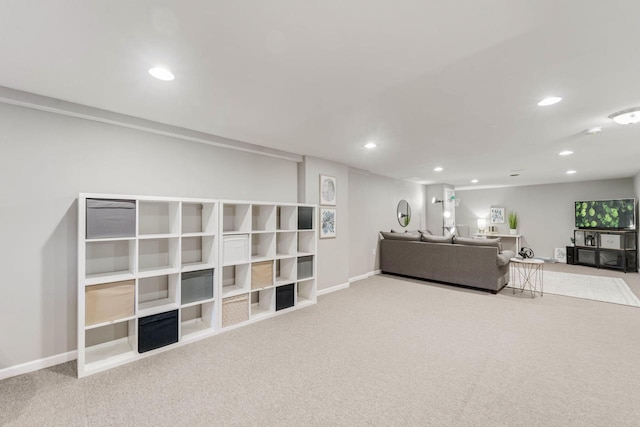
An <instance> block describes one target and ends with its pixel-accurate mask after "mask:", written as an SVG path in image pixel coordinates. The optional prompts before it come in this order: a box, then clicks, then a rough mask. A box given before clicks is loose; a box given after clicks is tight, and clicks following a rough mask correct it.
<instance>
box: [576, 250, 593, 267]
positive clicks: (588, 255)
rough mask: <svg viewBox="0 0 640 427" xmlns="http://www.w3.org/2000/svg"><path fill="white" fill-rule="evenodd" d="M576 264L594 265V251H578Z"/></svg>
mask: <svg viewBox="0 0 640 427" xmlns="http://www.w3.org/2000/svg"><path fill="white" fill-rule="evenodd" d="M578 262H579V263H580V264H591V265H596V251H594V250H593V249H578Z"/></svg>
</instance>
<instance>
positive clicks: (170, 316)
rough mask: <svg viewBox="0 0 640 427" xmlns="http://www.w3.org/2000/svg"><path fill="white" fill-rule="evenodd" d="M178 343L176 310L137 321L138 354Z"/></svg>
mask: <svg viewBox="0 0 640 427" xmlns="http://www.w3.org/2000/svg"><path fill="white" fill-rule="evenodd" d="M176 342H178V310H173V311H167V312H166V313H160V314H154V315H153V316H147V317H141V318H140V319H138V353H144V352H146V351H150V350H155V349H156V348H160V347H164V346H166V345H169V344H173V343H176Z"/></svg>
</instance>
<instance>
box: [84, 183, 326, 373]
mask: <svg viewBox="0 0 640 427" xmlns="http://www.w3.org/2000/svg"><path fill="white" fill-rule="evenodd" d="M316 214H317V208H316V206H315V205H304V204H295V203H272V202H251V201H219V200H213V199H193V198H191V199H187V198H175V197H152V196H121V195H103V194H80V196H79V198H78V376H79V377H84V376H86V375H90V374H94V373H96V372H100V371H103V370H105V369H110V368H113V367H116V366H119V365H121V364H123V363H128V362H131V361H134V360H138V359H140V358H142V357H147V356H150V355H153V354H157V353H158V352H160V351H164V350H166V349H169V348H171V347H174V346H177V345H181V344H183V343H188V342H191V341H196V340H199V339H203V338H205V337H209V336H212V335H215V334H216V333H218V332H219V331H220V330H221V329H223V328H226V327H238V326H242V325H244V324H248V323H252V322H254V321H259V320H262V319H264V318H268V317H271V316H274V315H278V314H281V313H283V312H287V311H290V310H292V309H296V308H300V307H303V306H306V305H310V304H313V303H315V302H316V281H315V279H314V278H315V268H316V267H315V264H316V259H315V256H316V239H317V234H316V231H315V215H316ZM301 256H306V257H311V258H310V259H311V260H312V262H309V261H305V262H306V263H305V264H304V269H306V270H305V271H307V272H308V273H309V274H311V277H305V278H303V279H298V268H299V267H298V265H299V263H300V260H299V259H300V257H301ZM310 268H311V269H312V271H311V270H309V269H310ZM92 287H93V288H92ZM103 289H106V290H107V292H104V291H103ZM112 290H113V291H117V292H113V291H112ZM86 292H88V293H90V294H91V295H90V298H91V300H90V301H89V300H88V299H87V298H89V296H88V295H89V294H87V295H85V293H86ZM283 300H284V301H285V302H284V303H283V302H282V301H283ZM86 310H90V311H89V312H87V311H86ZM96 310H100V311H96ZM87 319H91V320H90V321H89V323H86V322H87ZM157 331H159V332H157ZM176 333H177V335H176Z"/></svg>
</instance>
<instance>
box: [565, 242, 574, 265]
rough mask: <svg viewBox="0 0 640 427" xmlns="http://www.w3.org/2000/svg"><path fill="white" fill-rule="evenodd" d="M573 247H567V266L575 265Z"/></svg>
mask: <svg viewBox="0 0 640 427" xmlns="http://www.w3.org/2000/svg"><path fill="white" fill-rule="evenodd" d="M575 250H576V248H575V246H567V264H575V263H576V255H575Z"/></svg>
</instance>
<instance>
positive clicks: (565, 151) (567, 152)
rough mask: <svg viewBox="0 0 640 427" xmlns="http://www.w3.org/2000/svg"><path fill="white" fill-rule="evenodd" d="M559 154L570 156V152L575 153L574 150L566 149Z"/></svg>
mask: <svg viewBox="0 0 640 427" xmlns="http://www.w3.org/2000/svg"><path fill="white" fill-rule="evenodd" d="M558 154H560V155H561V156H568V155H569V154H573V151H571V150H564V151H561V152H559V153H558Z"/></svg>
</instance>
